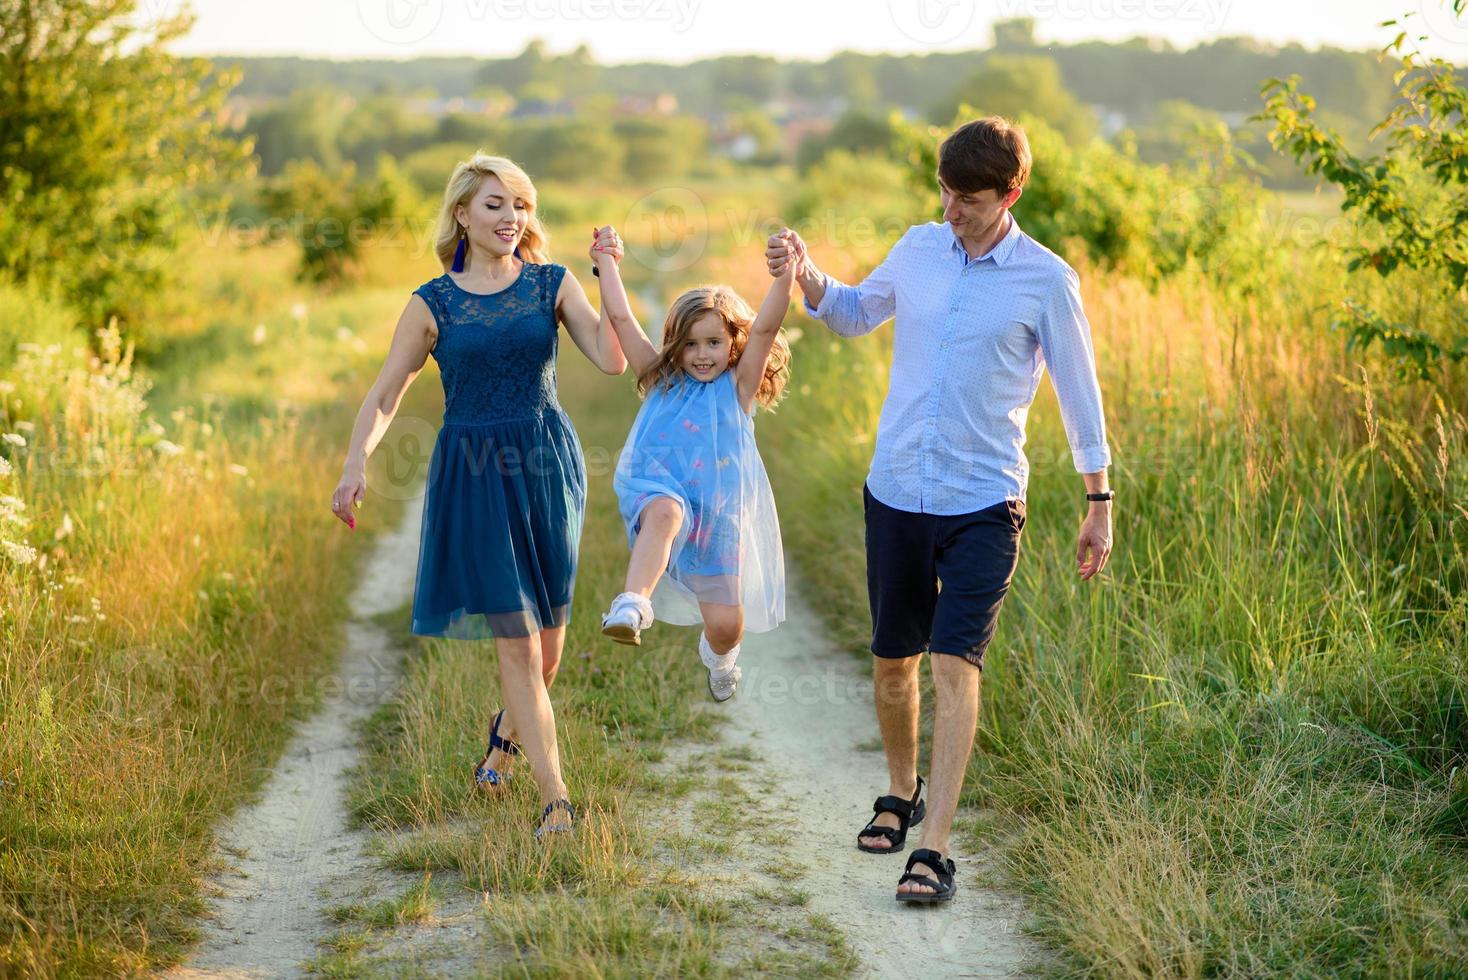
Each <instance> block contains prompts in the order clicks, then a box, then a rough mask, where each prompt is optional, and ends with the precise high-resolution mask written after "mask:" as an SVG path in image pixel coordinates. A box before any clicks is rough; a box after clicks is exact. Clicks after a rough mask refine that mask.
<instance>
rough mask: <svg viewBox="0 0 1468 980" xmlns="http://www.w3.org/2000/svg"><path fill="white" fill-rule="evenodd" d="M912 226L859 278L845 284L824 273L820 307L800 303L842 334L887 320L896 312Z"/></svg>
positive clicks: (863, 330) (856, 334) (857, 333)
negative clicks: (856, 284) (856, 280)
mask: <svg viewBox="0 0 1468 980" xmlns="http://www.w3.org/2000/svg"><path fill="white" fill-rule="evenodd" d="M911 234H912V229H911V228H909V229H908V230H907V231H906V232H905V233H904V234H903V236H902V237H901V238H900V239H898V241H897V244H895V245H893V246H892V249H891V251H889V252H888V253H887V257H886V258H885V259H883V260H882V264H881V265H879V266H877V267H876V268H875V269H873V270H872V271H871V273H870V274H869V275H868V276H867V277H866V278H865V279H863V280H862V281H861V285H859V286H848V285H846V284H845V283H843V282H838V281H836V280H835V279H833V278H831V277H830V276H826V292H825V295H823V296H822V297H821V303H820V305H819V306H815V307H813V306H811V305H810V300H808V299H804V298H802V300H801V305H802V306H803V307H804V308H805V312H806V313H808V314H809V315H810V316H813V317H815V318H816V319H817V320H820V321H821V322H822V323H824V324H825V325H826V326H827V327H829V328H830V329H831V330H832V331H833V332H835V333H838V334H840V335H841V336H843V337H860V336H861V335H862V334H867V333H871V332H872V331H873V330H875V329H876V328H877V327H879V326H881V325H882V324H883V323H886V322H887V321H888V320H890V319H892V317H893V316H894V315H895V314H896V312H897V281H898V278H899V277H900V269H901V267H902V264H903V258H904V255H905V253H906V251H907V248H906V245H907V240H908V238H909V236H911Z"/></svg>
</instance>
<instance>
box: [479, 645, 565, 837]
mask: <svg viewBox="0 0 1468 980" xmlns="http://www.w3.org/2000/svg"><path fill="white" fill-rule="evenodd" d="M495 646H496V647H497V649H498V653H499V661H500V690H501V691H502V692H503V693H504V697H505V716H506V718H507V720H508V721H509V722H510V724H511V725H512V726H513V727H514V730H515V732H516V733H517V734H518V736H519V742H520V751H521V752H523V753H524V754H525V757H526V758H527V759H529V760H530V769H531V771H532V772H533V773H534V774H535V784H536V786H538V787H539V788H540V801H541V803H542V804H545V803H550V802H551V801H552V800H558V799H562V798H564V797H565V796H566V784H565V782H564V781H563V780H562V779H561V754H560V748H559V746H557V744H556V714H555V710H554V709H553V708H552V707H551V701H550V694H549V692H547V690H546V685H545V661H544V657H543V655H542V651H541V646H540V635H539V634H531V635H530V636H526V637H501V638H499V639H497V640H496V641H495ZM569 819H570V817H569V815H568V814H567V813H566V811H565V810H560V809H557V810H553V811H552V812H551V815H550V816H549V817H547V818H546V823H547V825H548V826H555V825H558V824H564V823H566V822H567V821H569Z"/></svg>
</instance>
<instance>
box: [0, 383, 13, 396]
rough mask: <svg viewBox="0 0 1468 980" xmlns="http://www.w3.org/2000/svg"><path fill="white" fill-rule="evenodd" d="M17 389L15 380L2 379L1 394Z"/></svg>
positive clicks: (0, 384)
mask: <svg viewBox="0 0 1468 980" xmlns="http://www.w3.org/2000/svg"><path fill="white" fill-rule="evenodd" d="M14 391H15V382H14V381H0V395H8V394H11V393H12V392H14Z"/></svg>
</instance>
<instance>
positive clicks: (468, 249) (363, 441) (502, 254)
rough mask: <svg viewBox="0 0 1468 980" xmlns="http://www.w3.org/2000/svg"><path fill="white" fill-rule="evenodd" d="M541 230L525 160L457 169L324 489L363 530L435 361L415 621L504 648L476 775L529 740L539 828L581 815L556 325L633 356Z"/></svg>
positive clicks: (570, 490)
mask: <svg viewBox="0 0 1468 980" xmlns="http://www.w3.org/2000/svg"><path fill="white" fill-rule="evenodd" d="M546 240H547V236H546V233H545V230H544V229H543V228H542V227H541V224H540V221H539V219H538V218H537V216H536V194H535V187H534V185H533V184H531V182H530V178H529V177H528V176H527V175H526V174H525V172H524V171H523V170H521V169H520V168H519V167H518V166H516V165H515V164H514V163H512V162H511V161H509V160H507V159H505V158H503V157H494V156H488V155H486V154H484V153H476V154H475V155H474V157H473V159H470V160H467V161H464V162H461V163H460V164H458V166H456V167H455V168H454V172H453V175H452V176H451V177H450V178H449V182H448V186H447V188H446V189H445V191H444V198H443V205H442V207H441V208H440V211H439V220H438V237H437V252H438V257H439V261H440V262H442V263H443V265H444V267H445V269H447V270H448V271H446V272H445V273H444V274H443V275H442V276H439V277H438V278H437V279H433V280H430V281H429V282H427V283H425V284H423V285H422V286H420V287H419V288H418V289H417V290H415V291H414V293H413V295H412V296H411V297H410V298H409V300H408V305H407V307H406V308H405V309H404V310H403V313H402V316H401V317H400V318H399V320H398V325H397V329H396V331H395V333H394V334H393V339H392V346H391V349H390V350H389V351H388V355H387V362H386V364H385V365H384V366H383V369H382V372H381V374H380V375H379V376H378V378H377V381H376V382H375V383H374V384H373V386H372V390H371V391H369V392H368V394H367V398H366V400H365V401H364V402H363V403H362V409H361V411H360V412H359V413H358V415H357V422H356V425H355V426H354V428H353V430H352V441H351V446H350V448H349V450H348V452H347V459H346V464H345V466H344V467H343V471H342V479H341V483H340V484H339V485H338V486H337V489H336V493H335V494H334V495H333V497H332V511H333V513H335V514H336V515H337V517H338V518H340V519H341V520H342V521H343V522H344V523H346V524H348V525H349V526H352V525H355V518H354V516H353V514H352V508H353V507H354V506H360V502H361V500H362V499H363V497H364V496H365V495H366V490H367V484H366V466H367V457H368V456H369V455H370V454H371V452H372V450H373V449H374V448H375V447H376V446H377V443H378V442H379V441H380V440H381V439H382V437H383V435H384V434H385V433H386V432H387V429H388V425H389V424H390V423H391V422H392V418H393V415H394V414H396V412H397V409H398V405H399V404H400V403H401V401H402V397H403V393H404V392H405V391H406V390H407V388H408V385H409V384H411V383H412V381H413V378H415V377H416V376H417V374H418V372H419V371H420V370H421V369H422V367H423V365H424V363H425V362H426V361H427V359H428V355H429V354H432V355H433V357H434V359H435V360H436V361H438V364H439V369H440V373H441V376H442V379H443V387H444V419H443V428H442V429H441V430H440V431H439V434H438V439H437V441H436V442H435V444H434V448H433V456H432V459H431V461H430V463H429V473H428V488H427V500H426V501H425V503H424V511H423V528H422V535H421V544H420V548H419V556H418V577H417V584H416V587H415V590H414V596H413V623H412V631H413V632H414V633H415V634H417V635H419V636H448V637H454V638H457V639H484V638H489V637H493V638H494V639H495V640H496V647H497V649H498V651H499V669H500V689H501V691H502V692H503V694H504V698H505V710H504V711H501V712H499V713H498V714H496V715H495V717H494V722H493V724H492V726H491V728H490V744H489V747H488V748H487V749H486V750H485V756H484V759H483V760H482V761H481V762H480V764H479V765H478V766H476V767H475V770H474V783H475V786H476V787H477V788H479V789H481V790H482V791H484V792H486V793H495V792H497V791H498V790H499V788H500V787H501V786H502V783H503V778H504V776H503V774H502V773H503V770H504V766H505V765H506V761H507V759H508V757H510V756H513V755H517V754H519V753H520V752H521V751H522V750H523V751H524V753H525V755H527V756H528V757H529V760H530V767H531V770H532V771H533V773H534V776H535V781H536V784H537V786H538V787H539V789H540V795H541V802H542V804H543V805H544V808H543V809H542V811H541V818H540V824H539V825H538V826H537V828H536V831H535V836H536V837H537V838H539V837H540V836H541V833H542V832H543V831H559V830H569V829H570V828H571V825H572V822H573V821H574V819H575V809H574V808H573V807H572V806H571V804H570V801H569V800H568V799H567V794H566V785H565V783H564V782H563V781H562V779H561V764H560V752H559V750H558V748H557V746H556V728H555V714H554V711H553V710H552V708H551V702H550V696H549V694H548V688H549V687H550V684H551V682H552V681H553V680H554V679H555V675H556V668H557V667H558V665H559V664H560V659H561V650H562V646H563V644H564V642H565V638H566V622H567V620H568V619H569V616H570V607H571V596H572V591H573V588H574V582H575V575H576V559H577V550H578V547H579V544H580V538H581V524H582V516H583V514H584V511H585V501H586V466H585V462H584V460H583V458H582V454H581V444H580V442H579V440H578V439H577V437H576V432H575V430H574V429H573V428H572V426H571V420H570V419H569V418H568V417H567V416H566V414H565V412H564V411H562V409H561V406H560V404H559V403H558V402H557V400H556V374H555V358H556V352H557V349H558V338H559V333H558V329H557V323H558V322H559V323H561V324H564V325H565V327H566V330H567V332H569V333H570V335H571V339H572V340H573V341H574V342H575V344H576V346H577V347H578V348H579V349H580V350H581V352H582V353H584V354H585V355H586V356H587V357H588V358H589V359H590V360H591V362H592V363H593V364H595V365H596V366H597V367H598V368H599V369H601V370H602V371H604V372H606V373H607V374H621V373H622V371H623V370H625V368H626V365H627V360H626V358H625V357H624V356H623V354H622V348H621V347H620V346H619V344H618V342H617V337H616V334H615V333H614V332H613V330H612V327H611V323H610V321H608V320H606V319H604V318H602V317H600V316H599V315H598V313H597V311H596V310H594V309H593V308H592V306H591V303H590V302H589V301H588V300H587V298H586V293H585V291H584V290H583V289H582V288H581V284H580V283H579V282H577V280H576V277H575V276H572V275H568V274H567V272H566V268H565V266H562V265H555V264H550V263H547V261H546V253H545V249H546ZM616 244H617V245H618V246H620V242H618V243H616Z"/></svg>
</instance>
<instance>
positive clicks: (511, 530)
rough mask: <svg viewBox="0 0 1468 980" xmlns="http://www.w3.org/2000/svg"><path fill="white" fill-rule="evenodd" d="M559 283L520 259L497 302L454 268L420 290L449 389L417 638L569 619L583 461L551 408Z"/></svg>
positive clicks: (567, 426)
mask: <svg viewBox="0 0 1468 980" xmlns="http://www.w3.org/2000/svg"><path fill="white" fill-rule="evenodd" d="M565 274H566V267H565V266H562V265H550V264H534V263H526V264H525V265H524V266H523V267H522V269H521V272H520V276H519V278H518V279H516V280H515V282H514V283H513V284H511V285H510V287H509V288H508V289H504V290H502V291H500V292H498V293H491V294H481V293H472V292H469V291H467V290H465V289H464V288H463V287H461V286H459V284H458V283H456V282H454V280H453V279H451V278H450V277H449V275H448V274H447V273H445V274H444V275H442V276H439V277H438V278H437V279H433V280H431V281H429V282H427V283H424V284H423V285H422V286H420V287H418V289H416V290H414V292H415V293H416V294H417V295H419V296H421V297H422V298H423V300H424V302H426V303H427V304H428V308H429V309H430V310H432V311H433V317H434V320H435V321H436V322H437V324H438V341H437V343H436V345H435V347H434V349H433V357H434V359H435V360H436V361H437V362H438V366H439V371H440V374H441V376H442V379H443V390H444V414H443V427H442V428H441V429H440V430H439V433H438V438H437V440H436V441H435V443H434V446H433V456H432V458H431V460H430V462H429V467H428V486H427V499H426V500H425V501H424V509H423V526H422V533H421V538H420V547H419V552H418V576H417V582H416V585H415V588H414V593H413V623H412V631H413V633H415V634H417V635H419V636H446V637H453V638H455V639H466V640H472V639H484V638H487V637H491V636H511V637H520V636H529V635H530V634H532V633H535V632H538V631H539V630H541V629H544V628H546V627H549V626H563V625H565V623H566V621H567V619H568V618H569V616H570V611H571V597H572V593H573V590H574V585H575V579H576V559H577V551H578V548H579V546H580V541H581V528H582V523H583V517H584V514H585V509H586V464H585V461H584V459H583V457H582V452H581V443H580V441H579V440H578V439H577V437H576V431H575V429H574V428H572V426H571V420H570V418H568V417H567V415H566V413H565V411H564V410H562V408H561V406H560V403H559V402H558V401H557V399H556V352H557V349H558V341H559V329H558V325H557V323H556V317H555V297H556V290H557V289H558V288H559V287H560V283H561V279H562V277H563V276H564V275H565Z"/></svg>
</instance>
